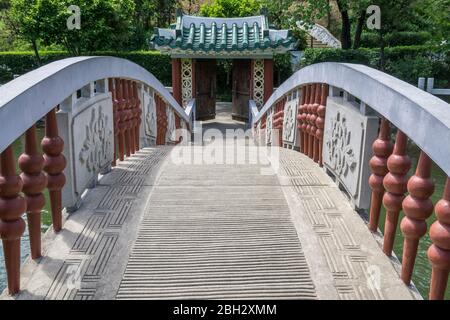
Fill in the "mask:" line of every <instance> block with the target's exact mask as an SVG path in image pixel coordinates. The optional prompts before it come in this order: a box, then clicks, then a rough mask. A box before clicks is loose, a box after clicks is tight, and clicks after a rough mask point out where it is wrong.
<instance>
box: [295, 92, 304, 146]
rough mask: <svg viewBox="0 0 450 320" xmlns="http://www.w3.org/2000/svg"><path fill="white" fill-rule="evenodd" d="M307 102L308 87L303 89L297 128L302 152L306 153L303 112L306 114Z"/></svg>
mask: <svg viewBox="0 0 450 320" xmlns="http://www.w3.org/2000/svg"><path fill="white" fill-rule="evenodd" d="M305 101H306V86H303V87H302V99H301V102H300V106H299V108H298V115H297V123H298V124H297V128H298V130H299V131H298V132H299V140H300V152H302V153H304V152H305V145H304V139H303V137H304V135H305V133H304V132H303V122H304V120H303V112H304V108H305V103H306V102H305Z"/></svg>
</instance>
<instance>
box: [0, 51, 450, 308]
mask: <svg viewBox="0 0 450 320" xmlns="http://www.w3.org/2000/svg"><path fill="white" fill-rule="evenodd" d="M218 108H219V110H218V111H219V112H218V115H217V117H216V119H215V120H210V121H204V122H200V121H196V120H195V119H196V117H195V110H196V105H195V99H194V100H192V101H190V102H189V103H188V105H187V106H186V107H185V108H183V107H181V106H180V105H179V104H178V103H177V101H176V100H175V99H174V98H173V97H172V95H171V94H170V93H169V92H168V91H167V90H166V88H165V87H164V86H163V85H162V84H161V83H160V82H159V81H158V80H157V79H156V78H155V77H154V76H152V75H151V74H150V73H148V72H147V71H146V70H144V69H143V68H141V67H139V66H137V65H136V64H134V63H131V62H129V61H126V60H122V59H117V58H111V57H81V58H71V59H66V60H61V61H57V62H54V63H51V64H49V65H46V66H44V67H41V68H39V69H37V70H35V71H32V72H30V73H28V74H26V75H23V76H21V77H19V78H17V79H15V80H13V81H11V82H9V83H7V84H5V85H4V86H2V87H0V119H1V127H0V132H1V134H0V153H1V157H0V160H1V164H0V166H1V171H0V172H1V173H0V235H1V238H2V240H3V252H4V264H5V270H6V274H7V290H5V292H4V294H3V296H2V297H3V298H4V299H82V300H87V299H178V298H206V299H226V298H228V299H235V298H253V299H259V298H269V299H279V298H289V299H421V298H422V297H421V296H420V295H419V294H418V292H417V290H415V287H414V285H413V283H412V281H411V279H412V274H413V271H414V267H415V265H416V260H417V259H416V257H417V254H418V248H419V245H420V244H421V243H422V241H423V237H424V236H425V235H427V234H428V233H429V236H430V238H431V241H432V245H431V246H429V248H428V247H427V249H428V257H429V261H430V263H431V265H432V276H431V278H430V279H429V281H430V289H429V298H431V299H443V298H444V295H445V291H446V285H447V281H448V274H449V270H450V209H449V208H450V182H449V181H450V180H448V181H447V185H446V188H445V191H444V194H442V195H440V196H439V198H441V200H440V201H438V202H437V203H434V202H433V201H432V200H431V198H432V196H433V193H434V190H435V187H434V182H433V177H432V173H433V172H434V171H433V170H434V169H433V170H432V168H436V167H437V168H440V169H441V170H442V171H443V172H445V174H446V175H449V174H450V161H449V160H448V159H450V148H448V147H447V144H445V143H443V142H445V141H448V140H450V117H449V115H448V108H449V105H448V104H447V103H445V102H443V101H442V100H440V99H438V98H436V97H434V96H432V95H430V94H429V93H426V92H423V91H421V90H419V89H417V88H415V87H413V86H411V85H409V84H406V83H404V82H402V81H400V80H398V79H396V78H393V77H391V76H389V75H387V74H384V73H382V72H380V71H376V70H373V69H370V68H368V67H365V66H361V65H351V64H340V63H323V64H318V65H313V66H309V67H307V68H304V69H301V70H300V71H298V72H297V73H295V74H294V75H293V76H292V77H291V78H290V79H288V80H287V81H286V82H285V83H284V84H283V85H281V86H280V87H279V88H278V89H277V90H276V91H275V92H274V93H273V95H272V96H271V97H270V99H269V100H268V101H267V102H266V103H265V105H264V106H263V107H262V108H261V109H258V108H257V107H256V104H255V103H254V102H253V101H250V103H249V119H250V121H249V123H247V124H245V125H244V124H243V123H240V122H235V121H233V120H232V119H231V114H230V113H229V110H228V109H227V106H226V105H219V106H218ZM41 126H44V127H45V134H44V136H43V138H42V141H38V136H39V134H38V133H37V131H38V130H37V128H38V127H41ZM17 139H22V140H23V144H24V149H23V152H22V153H21V155H20V156H19V157H16V155H15V153H14V149H13V145H14V142H15V141H17ZM411 144H414V145H415V146H417V147H418V148H419V149H420V156H419V161H418V165H417V169H416V171H415V172H412V173H411V172H410V168H411V166H412V161H411V159H410V157H409V156H408V150H409V149H408V148H407V146H408V145H411ZM47 195H48V197H47ZM46 202H47V203H48V204H50V206H49V207H50V211H51V219H52V227H51V228H49V229H48V230H47V231H46V232H45V234H41V229H42V225H41V215H42V214H41V212H42V210H43V208H44V207H45V206H46ZM384 211H386V219H385V223H384V227H382V226H381V224H380V220H382V219H380V215H381V214H382V212H384ZM401 211H403V213H404V217H403V216H402V215H400V212H401ZM434 215H435V218H436V219H435V222H434V223H427V221H430V219H431V217H432V216H434ZM433 221H434V220H433ZM430 225H431V227H430ZM398 226H399V227H400V229H401V232H402V234H403V237H404V245H403V256H402V257H400V258H401V263H400V262H399V260H398V259H397V258H396V257H395V255H394V254H393V245H394V240H395V237H396V230H397V228H398ZM428 227H430V228H428ZM380 229H382V230H380ZM24 235H26V237H25V236H24ZM28 246H29V251H30V252H29V253H30V254H29V256H27V257H26V258H25V259H23V258H21V253H22V254H23V253H24V252H25V251H24V250H25V249H24V248H25V247H28Z"/></svg>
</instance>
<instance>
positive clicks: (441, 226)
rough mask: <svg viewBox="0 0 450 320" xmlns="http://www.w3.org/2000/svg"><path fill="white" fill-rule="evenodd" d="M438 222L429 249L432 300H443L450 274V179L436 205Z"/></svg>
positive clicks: (431, 230) (432, 229) (435, 224)
mask: <svg viewBox="0 0 450 320" xmlns="http://www.w3.org/2000/svg"><path fill="white" fill-rule="evenodd" d="M435 211H436V217H437V221H436V222H435V223H433V225H432V226H431V228H430V238H431V241H433V244H432V245H431V247H430V248H429V249H428V258H429V259H430V262H431V265H432V266H433V268H432V270H433V271H432V275H431V285H430V294H429V298H430V300H443V299H444V296H445V290H446V287H447V282H448V275H449V272H450V178H447V183H446V185H445V190H444V195H443V197H442V200H440V201H439V202H438V203H437V204H436V209H435Z"/></svg>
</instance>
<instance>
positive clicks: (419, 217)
mask: <svg viewBox="0 0 450 320" xmlns="http://www.w3.org/2000/svg"><path fill="white" fill-rule="evenodd" d="M432 165H433V161H432V160H431V159H430V157H428V155H426V154H425V152H423V151H422V153H421V154H420V158H419V163H418V164H417V170H416V174H415V175H414V176H412V177H411V179H409V181H408V191H409V196H408V197H406V199H405V200H404V201H403V211H404V212H405V217H404V218H403V220H402V223H401V225H400V227H401V230H402V233H403V236H404V238H405V240H404V242H403V259H402V280H403V282H404V283H405V284H407V285H409V284H410V282H411V277H412V273H413V270H414V263H415V261H416V256H417V248H418V246H419V241H420V238H422V237H423V236H424V235H425V234H426V233H427V222H426V220H427V219H428V218H429V217H430V216H431V215H432V214H433V202H432V201H431V199H430V197H431V196H432V195H433V193H434V182H433V180H432V179H431V166H432Z"/></svg>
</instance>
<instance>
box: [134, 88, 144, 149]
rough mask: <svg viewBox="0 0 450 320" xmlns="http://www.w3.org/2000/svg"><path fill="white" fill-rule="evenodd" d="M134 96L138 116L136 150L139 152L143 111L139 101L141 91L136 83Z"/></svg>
mask: <svg viewBox="0 0 450 320" xmlns="http://www.w3.org/2000/svg"><path fill="white" fill-rule="evenodd" d="M133 93H134V94H133V96H134V99H135V106H136V111H135V113H136V115H135V119H136V126H135V129H134V130H135V133H134V136H135V139H136V142H135V148H136V149H135V150H136V151H138V150H139V149H140V131H141V121H142V109H141V100H140V99H139V91H138V86H137V83H136V82H133Z"/></svg>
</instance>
